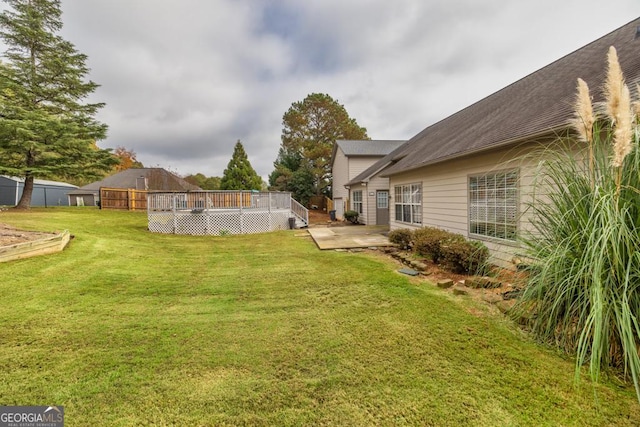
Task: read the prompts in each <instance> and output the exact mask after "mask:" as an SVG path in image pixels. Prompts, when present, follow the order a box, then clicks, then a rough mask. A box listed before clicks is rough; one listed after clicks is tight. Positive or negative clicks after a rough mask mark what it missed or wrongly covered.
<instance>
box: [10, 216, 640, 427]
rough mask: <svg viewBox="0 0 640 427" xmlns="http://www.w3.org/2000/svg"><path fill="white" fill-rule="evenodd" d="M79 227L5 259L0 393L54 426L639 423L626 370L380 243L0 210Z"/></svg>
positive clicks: (639, 409) (26, 220)
mask: <svg viewBox="0 0 640 427" xmlns="http://www.w3.org/2000/svg"><path fill="white" fill-rule="evenodd" d="M0 222H5V223H9V224H12V225H15V226H18V227H22V228H26V229H34V230H42V231H54V230H62V229H65V228H66V229H69V230H70V231H71V232H72V233H73V234H74V235H75V239H74V240H72V242H71V244H70V246H69V247H68V248H67V249H66V250H65V251H64V252H63V253H60V254H55V255H50V256H45V257H38V258H32V259H29V260H22V261H17V262H12V263H7V264H0V277H1V278H2V279H1V284H0V296H1V304H0V342H1V346H0V378H1V380H0V405H53V404H56V405H64V407H65V421H66V424H65V425H67V426H88V425H93V426H103V425H104V426H130V425H185V426H186V425H194V426H195V425H201V426H208V425H216V426H217V425H233V426H237V425H252V426H253V425H258V426H259V425H279V426H280V425H283V426H286V425H340V426H370V425H394V426H395V425H437V426H447V425H451V426H453V425H477V426H509V425H513V426H519V425H553V426H555V425H565V426H567V425H580V426H582V425H598V426H600V425H615V426H623V425H639V424H640V406H639V405H638V403H637V401H636V398H635V394H634V392H633V390H632V389H631V388H629V387H628V386H623V385H621V384H618V383H615V382H612V381H611V382H606V381H605V383H604V384H602V385H598V386H595V387H593V386H592V385H591V384H589V383H588V382H582V383H581V385H580V386H579V387H575V386H574V383H573V364H572V362H571V361H570V360H568V359H566V358H563V357H561V356H560V355H558V354H555V353H554V352H552V351H551V350H549V349H547V348H544V347H541V346H538V345H536V344H535V343H533V342H532V341H531V339H530V338H528V337H527V336H526V335H525V334H523V333H522V332H520V331H519V330H518V329H517V328H516V327H514V326H513V325H512V324H511V323H510V322H509V321H507V320H505V319H504V318H502V317H501V316H499V315H496V314H495V313H493V312H492V311H491V310H489V309H487V308H486V307H485V306H483V305H481V304H478V303H474V302H473V301H471V300H469V299H467V298H464V297H455V298H454V297H451V296H449V294H447V293H445V292H442V291H440V290H438V289H436V288H435V287H433V286H432V285H430V284H428V283H425V282H420V281H415V280H411V279H409V278H407V277H406V276H402V275H400V274H398V273H397V272H395V268H396V266H395V265H394V264H392V263H391V262H390V261H388V260H387V259H386V258H384V257H380V256H375V255H371V254H366V253H341V252H333V251H329V252H327V251H324V252H321V251H319V250H318V249H317V248H316V246H315V245H314V244H313V242H312V241H311V240H310V239H309V238H304V237H295V236H294V232H292V231H283V232H276V233H270V234H260V235H246V236H223V237H212V236H208V237H195V236H172V235H160V234H152V233H149V232H148V231H146V215H145V214H137V213H129V212H108V211H98V210H95V209H87V208H78V209H62V208H59V209H34V210H33V211H32V212H29V213H18V212H12V211H5V212H2V213H0Z"/></svg>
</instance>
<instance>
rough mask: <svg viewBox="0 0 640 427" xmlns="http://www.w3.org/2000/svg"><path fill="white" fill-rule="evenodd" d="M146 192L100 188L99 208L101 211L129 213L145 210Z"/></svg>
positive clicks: (130, 189)
mask: <svg viewBox="0 0 640 427" xmlns="http://www.w3.org/2000/svg"><path fill="white" fill-rule="evenodd" d="M147 193H149V192H148V191H146V190H134V189H132V188H105V187H100V207H101V208H102V209H122V210H129V211H145V210H147Z"/></svg>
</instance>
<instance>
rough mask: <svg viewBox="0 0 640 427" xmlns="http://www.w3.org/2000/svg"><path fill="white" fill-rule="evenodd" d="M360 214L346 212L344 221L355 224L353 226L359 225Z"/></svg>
mask: <svg viewBox="0 0 640 427" xmlns="http://www.w3.org/2000/svg"><path fill="white" fill-rule="evenodd" d="M358 216H359V214H358V212H356V211H346V212H345V213H344V219H346V220H347V221H349V222H351V223H353V224H357V223H358Z"/></svg>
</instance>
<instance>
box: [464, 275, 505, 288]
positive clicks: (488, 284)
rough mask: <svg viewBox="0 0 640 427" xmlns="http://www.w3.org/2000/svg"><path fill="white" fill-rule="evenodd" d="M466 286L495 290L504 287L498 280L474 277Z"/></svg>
mask: <svg viewBox="0 0 640 427" xmlns="http://www.w3.org/2000/svg"><path fill="white" fill-rule="evenodd" d="M466 285H467V286H468V287H470V288H474V289H481V288H485V289H493V288H499V287H500V286H502V282H501V281H500V280H498V279H494V278H493V277H487V276H484V277H480V276H474V277H472V278H470V279H469V280H467V281H466Z"/></svg>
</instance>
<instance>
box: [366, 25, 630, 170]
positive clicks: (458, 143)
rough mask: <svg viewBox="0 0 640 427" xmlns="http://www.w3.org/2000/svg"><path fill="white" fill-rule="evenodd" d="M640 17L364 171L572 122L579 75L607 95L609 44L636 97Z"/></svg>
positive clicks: (598, 95)
mask: <svg viewBox="0 0 640 427" xmlns="http://www.w3.org/2000/svg"><path fill="white" fill-rule="evenodd" d="M639 26H640V18H637V19H635V20H633V21H631V22H630V23H628V24H626V25H624V26H623V27H620V28H619V29H617V30H615V31H613V32H611V33H609V34H607V35H605V36H604V37H602V38H600V39H598V40H596V41H594V42H592V43H590V44H588V45H586V46H584V47H582V48H580V49H578V50H576V51H575V52H573V53H570V54H569V55H566V56H565V57H563V58H561V59H559V60H557V61H555V62H553V63H551V64H549V65H547V66H546V67H544V68H542V69H540V70H538V71H536V72H534V73H532V74H530V75H528V76H526V77H524V78H522V79H520V80H518V81H517V82H515V83H513V84H511V85H509V86H507V87H505V88H504V89H501V90H500V91H498V92H496V93H494V94H492V95H489V96H488V97H486V98H484V99H482V100H480V101H478V102H476V103H475V104H473V105H470V106H469V107H467V108H465V109H463V110H461V111H459V112H457V113H455V114H453V115H451V116H449V117H447V118H445V119H443V120H441V121H440V122H438V123H435V124H433V125H431V126H429V127H427V128H426V129H424V130H423V131H422V132H420V133H419V134H417V135H416V136H414V137H413V138H411V139H410V140H409V141H407V143H406V144H404V145H403V146H402V147H400V148H398V149H396V150H394V151H393V152H392V153H390V154H389V155H387V156H386V157H384V158H383V159H381V160H379V161H378V162H377V163H376V164H375V165H373V166H371V168H369V169H368V170H367V171H365V172H364V173H363V174H361V175H366V174H367V173H369V174H370V173H371V171H373V170H380V168H381V167H384V165H387V164H388V165H389V166H388V167H387V168H386V169H385V170H384V171H382V173H381V176H390V175H394V174H397V173H401V172H405V171H408V170H412V169H417V168H420V167H423V166H426V165H430V164H434V163H438V162H441V161H445V160H448V159H452V158H456V157H461V156H464V155H469V154H472V153H475V152H480V151H483V150H488V149H491V148H497V147H500V146H505V145H509V144H512V143H517V142H522V141H525V140H527V139H528V138H533V137H535V136H537V135H541V134H543V133H552V132H553V131H554V130H557V129H561V128H566V126H567V124H568V121H569V119H570V118H571V116H572V114H573V107H572V105H573V102H574V99H575V94H576V81H577V79H578V78H579V77H580V78H582V79H583V80H585V81H586V82H587V84H588V85H589V88H590V90H591V94H592V96H593V98H594V101H596V102H599V101H602V100H603V96H602V92H601V88H602V83H603V81H604V78H605V74H606V58H607V51H608V49H609V46H615V48H616V50H617V51H618V57H619V60H620V65H621V67H622V71H623V73H624V75H625V78H626V81H627V84H628V85H629V88H630V89H631V93H632V96H633V97H636V98H637V97H638V93H637V89H636V83H640V38H636V32H637V29H638V27H639Z"/></svg>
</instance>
